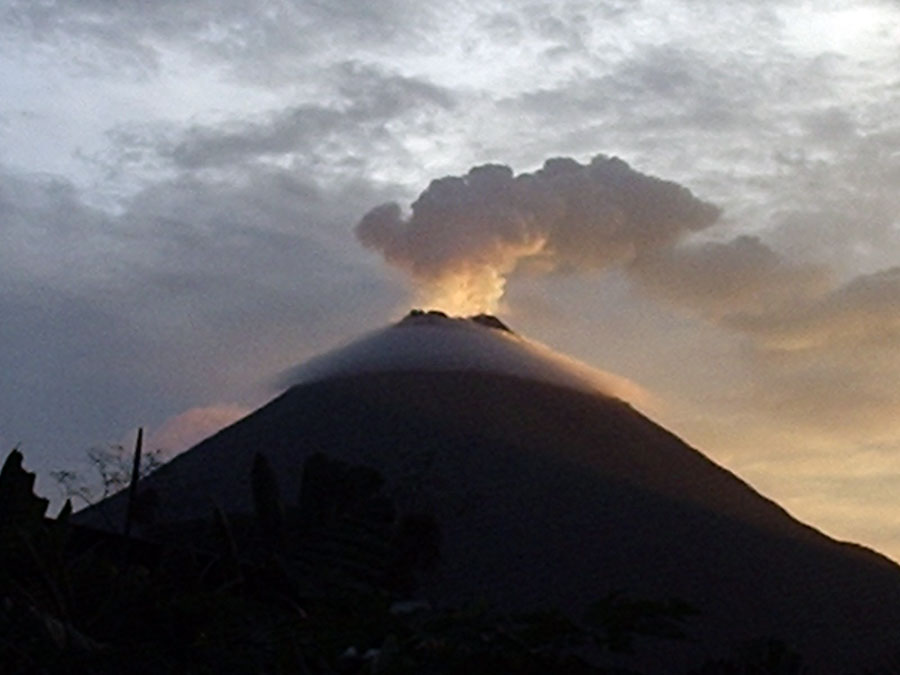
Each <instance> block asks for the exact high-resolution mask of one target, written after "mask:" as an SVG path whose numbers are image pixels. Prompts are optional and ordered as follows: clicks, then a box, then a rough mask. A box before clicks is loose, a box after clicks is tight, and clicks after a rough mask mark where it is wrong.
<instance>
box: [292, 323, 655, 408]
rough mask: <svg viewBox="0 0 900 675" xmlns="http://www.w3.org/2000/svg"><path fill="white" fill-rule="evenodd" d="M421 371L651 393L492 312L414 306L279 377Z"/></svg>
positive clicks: (302, 379)
mask: <svg viewBox="0 0 900 675" xmlns="http://www.w3.org/2000/svg"><path fill="white" fill-rule="evenodd" d="M420 371H426V372H478V373H494V374H499V375H513V376H515V377H519V378H522V379H525V380H532V381H535V382H546V383H549V384H555V385H558V386H562V387H567V388H570V389H575V390H578V391H585V392H593V393H598V392H599V393H601V394H604V395H607V396H613V397H616V398H621V399H623V400H625V401H628V402H629V403H632V404H634V405H638V406H641V405H646V404H648V403H649V401H650V395H649V394H648V393H647V392H646V391H645V390H644V389H643V388H642V387H640V385H638V384H636V383H634V382H631V381H630V380H628V379H626V378H624V377H621V376H618V375H614V374H612V373H607V372H604V371H601V370H599V369H597V368H593V367H591V366H589V365H587V364H585V363H582V362H580V361H577V360H576V359H573V358H571V357H568V356H565V355H563V354H560V353H558V352H556V351H554V350H552V349H550V348H549V347H547V346H545V345H542V344H540V343H539V342H535V341H533V340H529V339H527V338H524V337H522V336H519V335H517V334H515V333H514V332H512V331H511V330H509V328H507V327H506V326H505V325H504V324H503V323H501V322H500V321H499V320H498V319H496V318H495V317H493V316H489V315H480V316H476V317H471V318H459V317H448V316H446V315H445V314H443V313H441V312H427V313H426V312H422V311H419V310H413V311H412V312H410V314H408V315H407V316H406V317H405V318H404V319H403V320H401V321H399V322H397V323H395V324H392V325H390V326H387V327H386V328H382V329H380V330H376V331H373V332H371V333H369V334H367V335H364V336H362V337H361V338H359V339H356V340H354V341H353V342H351V343H349V344H347V345H345V346H344V347H342V348H339V349H336V350H333V351H330V352H328V353H326V354H323V355H321V356H319V357H318V358H314V359H312V360H310V361H308V362H306V363H304V364H302V365H300V366H298V367H296V368H293V369H291V370H290V371H289V372H288V373H287V374H286V375H285V376H284V377H283V378H282V381H281V382H280V384H281V385H282V386H284V387H291V386H294V385H297V384H308V383H311V382H318V381H321V380H327V379H331V378H335V377H348V376H355V375H360V374H366V373H386V372H420Z"/></svg>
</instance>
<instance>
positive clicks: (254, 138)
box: [160, 63, 455, 169]
mask: <svg viewBox="0 0 900 675" xmlns="http://www.w3.org/2000/svg"><path fill="white" fill-rule="evenodd" d="M332 72H333V73H334V77H335V92H334V95H335V96H336V100H335V101H334V102H331V103H328V104H304V105H298V106H292V107H290V108H287V109H283V110H279V111H276V112H274V113H273V114H271V115H269V116H268V117H267V118H264V119H262V120H260V121H258V122H247V121H240V122H234V123H230V124H226V125H224V126H221V127H209V126H206V127H203V126H195V127H193V128H191V129H189V130H188V131H187V132H185V133H184V135H183V136H182V137H181V138H180V139H179V140H177V141H176V142H174V143H172V142H169V143H164V144H163V145H162V147H161V150H160V152H161V154H162V155H163V156H164V157H169V158H170V159H172V160H173V161H174V162H175V164H176V165H178V166H179V167H182V168H189V169H194V168H199V167H204V166H222V165H226V164H234V163H239V162H243V161H247V160H254V159H258V158H270V159H271V158H275V157H284V156H291V155H293V154H300V155H303V156H306V157H309V156H315V155H329V154H332V155H333V154H337V155H339V156H340V155H341V154H342V153H343V154H346V153H357V154H358V155H359V157H360V159H361V160H362V161H363V162H364V160H365V158H366V157H368V156H370V155H378V154H379V148H381V149H382V150H384V151H385V154H386V151H388V150H390V151H394V152H396V151H397V150H398V149H399V148H400V146H401V145H402V139H401V138H398V137H395V136H394V135H392V134H391V132H389V131H388V130H387V125H388V123H403V122H405V123H407V125H412V126H416V125H419V126H421V125H423V124H424V125H428V124H430V123H431V122H432V119H433V118H432V116H433V115H434V113H436V112H441V111H449V110H451V109H452V108H453V107H454V105H455V100H454V97H453V95H452V94H451V93H450V92H449V91H447V90H445V89H443V88H441V87H437V86H435V85H433V84H430V83H429V82H427V81H425V80H421V79H418V78H413V77H404V76H401V75H397V74H392V73H386V72H383V71H381V70H379V69H377V68H374V67H371V66H363V65H361V64H358V63H344V64H341V65H340V66H337V67H336V68H334V69H333V71H332ZM405 131H406V132H407V133H410V132H411V131H412V129H410V128H409V126H407V127H406V129H405ZM385 146H388V147H387V148H386V147H385Z"/></svg>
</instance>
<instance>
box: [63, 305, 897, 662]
mask: <svg viewBox="0 0 900 675" xmlns="http://www.w3.org/2000/svg"><path fill="white" fill-rule="evenodd" d="M286 381H287V382H288V383H289V384H290V386H289V388H288V389H287V390H286V391H285V392H284V393H283V394H282V395H280V396H279V397H278V398H276V399H275V400H273V401H272V402H270V403H269V404H267V405H265V406H264V407H262V408H260V409H259V410H257V411H256V412H254V413H252V414H251V415H249V416H248V417H246V418H244V419H243V420H240V421H239V422H237V423H235V424H234V425H232V426H230V427H228V428H226V429H224V430H222V431H220V432H219V433H217V434H215V435H214V436H212V437H210V438H208V439H206V440H205V441H203V442H201V443H200V444H198V445H197V446H195V447H194V448H192V449H190V450H189V451H187V452H185V453H183V454H181V455H180V456H178V457H176V458H175V459H174V460H172V461H171V462H170V463H169V464H167V465H166V466H164V467H163V468H161V469H160V470H159V471H157V472H156V473H154V474H153V475H151V476H150V477H148V478H147V479H146V480H145V481H144V485H145V486H146V487H153V488H154V490H155V491H156V492H157V494H158V496H159V507H160V511H159V518H160V519H163V520H166V521H170V522H171V521H178V520H190V519H197V518H204V517H208V515H209V513H210V511H211V508H212V505H213V504H218V505H221V506H222V507H223V508H225V510H228V511H233V512H249V511H250V510H251V509H252V503H251V487H250V470H249V469H250V467H251V465H252V463H253V458H254V455H255V454H256V453H257V452H261V453H264V454H265V456H266V457H267V458H268V460H269V462H270V463H271V465H272V468H273V469H274V471H275V473H276V475H277V476H278V479H279V481H280V487H281V490H282V494H283V495H286V496H289V495H296V494H297V492H298V490H299V487H300V483H301V474H302V467H303V464H304V461H305V460H306V459H307V458H308V457H310V456H312V455H313V454H314V453H324V454H325V455H327V456H329V457H333V458H336V459H340V460H342V461H345V462H350V463H354V464H361V465H366V466H369V467H372V468H374V469H376V470H377V471H379V472H380V473H381V474H382V475H383V476H384V477H385V478H386V480H387V485H388V486H389V489H390V490H391V492H392V495H393V496H394V498H395V499H396V500H397V501H398V503H402V504H405V505H407V506H409V507H410V508H413V509H416V510H419V511H427V512H428V513H431V514H433V515H434V517H435V519H436V521H437V523H438V524H439V526H440V529H441V533H442V545H441V553H440V562H439V563H438V564H437V566H436V567H435V568H434V569H433V570H432V571H431V572H429V573H428V574H426V575H425V576H424V577H423V578H422V580H421V586H420V590H419V592H420V593H421V594H422V596H424V597H425V598H426V599H428V600H429V601H431V602H432V603H435V604H443V605H460V604H462V603H464V602H469V601H477V600H484V601H486V602H488V603H490V604H491V605H492V606H495V607H499V608H504V609H510V610H517V609H527V608H534V607H547V606H553V607H559V608H561V609H563V610H564V611H567V612H572V613H577V612H579V611H581V610H583V609H584V607H585V606H586V603H587V602H589V601H591V600H593V599H596V598H598V597H602V596H604V595H607V594H609V593H612V592H622V593H627V594H629V595H633V596H635V597H641V598H649V599H669V598H677V599H679V600H682V601H684V602H686V603H688V604H689V605H691V606H693V607H695V608H696V609H697V610H699V615H698V617H697V618H696V621H694V623H693V624H692V629H691V631H690V632H691V635H692V636H693V640H692V641H688V642H685V643H673V644H672V645H671V646H666V647H664V651H661V652H659V653H658V654H657V655H656V657H655V658H657V659H658V660H657V661H656V665H655V666H654V665H653V664H652V663H651V665H650V666H648V667H649V668H650V669H651V671H652V672H668V668H667V667H664V666H662V665H661V664H668V665H669V666H671V665H672V664H675V663H690V662H691V659H696V658H698V657H699V655H709V654H710V653H716V652H717V651H723V650H727V649H728V648H730V647H732V646H733V645H736V644H740V643H742V642H746V641H748V640H752V639H755V638H760V637H777V638H779V639H782V640H784V641H786V642H787V643H789V644H790V645H792V646H793V648H794V649H796V650H797V651H798V652H800V653H801V654H802V655H803V657H804V659H805V661H806V663H807V664H809V665H810V666H811V667H812V668H813V671H812V672H816V673H851V672H861V671H862V670H863V669H864V668H867V667H871V668H878V667H884V664H886V663H889V662H890V659H891V657H892V654H894V653H895V650H900V628H898V627H900V567H898V566H897V565H895V564H894V563H893V562H891V561H889V560H888V559H887V558H885V557H883V556H881V555H879V554H877V553H875V552H873V551H870V550H868V549H865V548H863V547H860V546H857V545H853V544H847V543H841V542H837V541H835V540H833V539H831V538H829V537H827V536H825V535H824V534H822V533H820V532H818V531H817V530H815V529H813V528H811V527H809V526H807V525H805V524H803V523H801V522H799V521H797V520H795V519H794V518H793V517H791V516H790V515H789V514H788V513H787V512H786V511H785V510H784V509H782V508H781V507H779V506H778V505H777V504H776V503H774V502H772V501H771V500H769V499H767V498H765V497H763V496H762V495H760V494H759V493H758V492H756V491H755V490H753V489H752V488H751V487H750V486H749V485H747V484H746V483H745V482H743V481H742V480H740V479H739V478H738V477H736V476H735V475H733V474H732V473H730V472H728V471H727V470H725V469H724V468H722V467H720V466H718V465H717V464H715V463H714V462H712V461H711V460H709V459H708V458H706V457H705V456H704V455H703V454H701V453H700V452H698V451H697V450H695V449H693V448H691V447H689V446H688V445H687V444H685V443H684V442H683V441H681V440H680V439H679V438H677V437H676V436H674V435H673V434H671V433H669V432H668V431H666V430H665V429H663V428H662V427H660V426H659V425H657V424H655V423H654V422H652V421H651V420H649V419H648V418H646V417H645V416H644V415H642V414H641V413H640V412H638V411H637V410H636V409H635V408H634V407H632V405H630V404H629V403H627V402H626V401H624V400H622V398H621V397H622V396H627V395H628V394H629V392H631V393H635V394H637V395H639V393H640V392H639V390H638V389H637V388H635V387H634V386H633V385H628V384H627V383H625V382H623V381H622V380H620V379H617V378H615V377H612V376H609V375H606V374H603V373H598V372H596V371H593V370H592V369H590V368H588V367H586V366H580V365H578V364H577V363H575V362H574V361H572V360H571V359H567V358H565V357H560V356H559V355H555V354H554V353H553V352H552V351H551V350H549V349H548V348H545V347H541V346H539V345H536V344H534V343H532V342H530V341H528V340H526V339H524V338H521V337H519V336H517V335H515V334H514V333H513V332H512V331H510V330H509V329H508V328H507V327H506V326H505V325H504V324H503V323H502V322H500V321H499V320H498V319H496V318H494V317H489V316H480V317H475V318H471V319H457V318H450V317H447V316H444V315H442V314H440V313H426V312H413V313H411V314H410V315H409V316H408V317H406V318H405V319H403V320H402V321H400V322H398V323H396V324H393V325H391V326H389V327H387V328H385V329H382V330H380V331H376V332H374V333H371V334H369V335H367V336H364V337H363V338H361V339H359V340H357V341H355V342H352V343H350V344H348V345H347V346H345V347H343V348H341V349H338V350H336V351H334V352H331V353H329V354H326V355H324V356H322V357H320V358H318V359H313V360H312V361H310V362H309V363H307V364H304V365H303V366H301V367H299V368H297V369H295V370H293V371H291V372H290V373H288V374H287V375H286ZM124 506H125V497H124V495H119V496H116V497H113V498H111V499H109V500H107V501H106V502H103V503H101V504H100V505H98V506H97V507H94V508H92V509H89V510H87V511H85V512H82V514H81V520H82V522H90V521H93V522H95V523H98V524H99V523H102V522H104V521H105V520H106V519H107V518H110V517H112V518H114V519H115V520H114V521H113V522H121V517H122V514H123V512H124ZM665 650H669V651H665ZM885 672H886V671H885Z"/></svg>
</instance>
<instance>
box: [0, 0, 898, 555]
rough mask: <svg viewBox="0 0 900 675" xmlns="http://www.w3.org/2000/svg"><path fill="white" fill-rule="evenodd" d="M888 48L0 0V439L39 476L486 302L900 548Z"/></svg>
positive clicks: (558, 16)
mask: <svg viewBox="0 0 900 675" xmlns="http://www.w3.org/2000/svg"><path fill="white" fill-rule="evenodd" d="M898 44H900V6H898V5H896V3H893V2H877V1H874V0H869V1H859V0H857V1H854V2H849V1H847V2H845V1H842V0H821V1H819V2H815V3H812V2H799V1H793V0H754V1H753V2H750V1H747V2H741V1H740V0H729V1H727V2H721V1H720V2H707V1H705V0H703V1H700V2H693V3H677V2H672V1H670V0H669V1H667V0H645V1H634V2H626V1H624V0H621V1H617V2H594V1H591V2H587V1H585V2H580V1H572V2H567V1H565V0H562V1H558V2H547V3H543V2H510V1H509V0H507V1H505V2H493V1H491V0H481V2H477V3H472V2H466V1H463V0H448V1H445V2H441V3H422V2H411V1H406V0H366V1H363V0H347V1H346V2H321V1H315V2H314V1H306V2H302V1H297V2H290V1H288V0H281V1H273V2H265V1H261V2H256V3H252V5H251V4H250V3H242V2H236V1H234V0H224V2H215V3H213V2H209V1H208V0H180V1H179V2H177V3H176V2H170V1H165V0H163V1H160V2H153V3H146V2H137V1H136V0H117V1H113V0H106V1H101V0H84V1H82V2H78V3H57V2H52V1H49V0H39V1H35V0H28V1H24V0H23V1H19V0H0V448H6V449H11V448H12V447H15V446H17V445H18V446H19V447H20V448H21V450H22V451H23V452H24V454H25V457H26V465H27V466H28V467H29V468H30V469H32V470H35V471H37V472H38V474H39V480H38V488H39V490H41V491H43V493H44V494H46V495H47V496H51V497H54V496H56V495H57V493H56V492H55V490H56V486H55V484H54V482H53V480H52V479H51V478H50V472H51V471H53V470H59V469H71V468H73V467H75V468H78V467H82V468H83V462H84V457H85V455H86V452H87V450H88V449H90V448H92V447H96V446H102V445H105V444H110V443H112V444H116V443H129V442H130V440H129V439H131V438H133V433H134V430H135V429H136V428H137V427H138V426H144V427H146V428H147V430H148V435H149V442H150V443H151V444H152V445H153V446H154V447H159V448H161V449H163V450H165V451H166V452H167V453H169V454H172V453H174V452H177V451H178V450H181V449H183V448H184V447H187V445H189V444H190V443H191V442H193V441H196V440H199V439H200V438H202V437H203V436H204V435H205V434H206V433H209V432H211V431H213V430H215V429H217V428H219V427H221V426H222V425H224V424H227V423H229V422H231V421H233V420H235V419H237V418H239V417H240V416H242V415H243V414H246V412H248V411H250V410H252V409H254V408H255V407H258V406H259V405H261V404H263V403H264V402H265V401H267V400H268V399H270V398H271V397H273V396H274V395H276V394H277V392H278V390H277V386H278V382H279V381H280V378H281V374H283V373H284V372H286V371H287V370H288V369H290V368H292V367H294V366H296V365H297V364H299V363H302V362H304V361H305V360H307V359H309V358H310V357H312V356H314V355H316V354H320V353H322V352H323V351H326V350H329V349H331V348H334V347H335V346H339V345H342V344H344V343H346V342H347V341H348V340H350V339H351V338H353V337H354V336H356V335H359V334H362V333H365V332H367V331H371V330H375V329H378V328H380V327H381V326H383V325H385V324H386V323H388V322H390V321H394V320H396V319H398V318H400V317H401V316H403V315H404V314H405V313H406V312H407V311H408V310H409V308H410V307H412V306H418V305H426V304H435V303H436V304H439V305H441V306H445V307H446V308H449V309H452V310H464V309H468V308H477V309H488V310H491V311H496V312H497V313H498V315H499V316H501V317H502V318H503V320H504V321H505V322H506V323H508V324H509V325H510V326H511V327H512V328H513V329H514V330H516V331H517V332H519V333H522V334H524V335H527V336H529V337H530V338H533V339H535V340H538V341H540V342H542V343H544V344H546V345H548V346H550V347H552V348H553V349H555V350H558V351H561V352H563V353H565V354H568V355H571V356H573V357H575V358H578V359H581V360H583V361H585V362H587V363H588V364H590V365H592V366H595V367H597V368H600V369H602V370H604V371H607V372H610V373H614V374H615V375H616V376H618V377H621V378H625V379H627V380H628V381H630V382H632V383H634V384H635V385H636V386H637V387H639V388H640V390H641V391H644V392H648V394H649V398H648V400H647V401H645V402H644V403H643V404H642V406H641V409H642V410H644V411H645V412H646V413H647V414H649V415H650V416H651V417H653V418H654V419H655V420H657V421H658V422H660V423H662V424H663V425H664V426H666V427H667V428H669V429H671V430H673V431H674V432H676V433H677V434H679V435H680V436H681V437H683V438H684V439H685V440H687V441H688V442H689V443H691V444H692V445H694V446H695V447H698V448H700V449H702V451H703V452H704V453H705V454H707V455H708V456H710V457H711V458H713V459H714V460H715V461H717V462H719V463H720V464H722V465H724V466H725V467H727V468H729V469H730V470H732V471H734V472H736V473H737V474H738V475H740V476H741V477H742V478H743V479H745V480H746V481H748V482H749V483H750V484H751V485H753V486H754V487H755V488H757V489H758V490H760V491H761V492H763V493H764V494H765V495H767V496H769V497H770V498H772V499H774V500H776V501H777V502H779V503H780V504H781V505H782V506H784V507H785V508H787V509H788V511H790V512H791V513H792V514H793V515H795V516H796V517H798V518H800V519H802V520H804V521H806V522H808V523H810V524H812V525H814V526H815V527H817V528H819V529H821V530H823V531H825V532H826V533H828V534H830V535H832V536H835V537H838V538H840V539H846V540H851V541H857V542H861V543H863V544H865V545H867V546H871V547H874V548H876V549H878V550H880V551H882V552H884V553H886V554H888V555H890V556H892V557H894V558H895V559H898V560H900V414H898V413H900V387H898V386H897V382H898V381H900V190H898V189H897V188H898V184H900V117H898V116H897V113H896V111H897V110H898V109H900V75H898V73H900V50H898V48H897V45H898ZM614 158H617V159H614ZM433 181H436V182H433ZM459 288H463V289H464V290H465V292H464V293H462V295H459V294H458V293H456V291H455V290H454V289H459Z"/></svg>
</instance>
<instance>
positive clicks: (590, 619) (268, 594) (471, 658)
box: [0, 450, 806, 675]
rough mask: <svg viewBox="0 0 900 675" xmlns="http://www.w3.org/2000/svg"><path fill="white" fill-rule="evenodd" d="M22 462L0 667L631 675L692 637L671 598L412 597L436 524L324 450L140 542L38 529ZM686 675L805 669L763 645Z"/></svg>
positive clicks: (3, 525)
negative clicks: (560, 602) (566, 605)
mask: <svg viewBox="0 0 900 675" xmlns="http://www.w3.org/2000/svg"><path fill="white" fill-rule="evenodd" d="M22 461H23V457H22V455H21V453H19V452H18V451H17V450H14V451H13V452H12V453H11V454H10V455H9V456H8V458H7V459H6V463H5V464H4V466H3V469H2V472H0V542H2V545H0V672H3V673H36V674H37V673H48V674H50V673H54V674H55V673H96V674H105V673H122V672H128V673H136V674H139V673H147V674H151V673H323V674H325V673H347V674H351V673H397V674H401V673H410V674H413V673H416V674H419V673H421V674H430V673H434V674H438V673H440V674H444V673H446V674H451V673H465V674H466V675H477V674H479V673H535V674H538V673H541V674H543V673H559V674H562V675H565V674H567V673H571V674H576V673H631V672H640V671H638V670H635V669H634V666H631V669H629V661H630V658H631V657H630V656H629V655H634V654H638V655H639V654H640V653H642V651H644V650H652V649H653V646H654V644H657V643H658V641H662V640H690V625H691V620H692V617H693V615H694V612H693V611H692V610H691V608H690V607H687V606H685V605H684V604H682V603H679V602H677V601H647V600H637V599H633V598H629V597H627V596H622V595H611V596H608V597H605V598H600V599H598V600H597V601H596V602H594V603H593V604H592V605H591V606H590V608H589V609H588V611H587V612H586V613H585V615H584V616H583V617H579V618H578V619H577V620H575V619H572V618H569V617H566V616H564V615H563V614H562V613H560V612H558V611H555V610H553V609H541V610H538V611H533V612H530V613H525V614H519V615H506V614H500V613H497V612H494V611H492V610H491V608H489V607H486V606H479V605H469V606H465V607H459V608H452V609H448V608H433V607H430V606H429V605H428V604H426V603H423V602H421V601H417V600H416V599H415V598H416V585H417V577H418V576H419V575H421V574H427V573H428V571H429V570H430V569H432V568H433V567H434V566H435V565H438V564H439V561H440V547H441V532H440V526H439V524H438V523H437V522H435V520H434V519H433V518H432V517H430V516H429V515H428V514H422V513H399V512H398V511H397V509H396V508H395V505H394V504H393V503H392V502H391V500H390V499H388V498H387V497H386V496H385V495H384V493H383V490H382V487H383V485H382V483H383V481H382V478H381V476H380V475H379V474H378V473H376V472H375V471H373V470H372V469H369V468H366V467H360V466H351V465H348V464H346V463H343V462H340V461H336V460H331V459H328V458H326V457H325V456H323V455H314V456H312V457H311V458H310V459H309V460H308V461H307V463H306V465H305V466H304V475H303V481H302V487H301V490H300V494H299V495H296V496H295V498H294V499H292V500H286V501H283V500H282V498H281V495H279V492H278V487H277V481H276V480H275V476H274V475H273V473H272V470H271V469H270V467H269V465H268V463H267V461H266V460H265V458H264V457H263V456H262V455H257V456H256V459H255V462H254V465H253V466H252V467H248V470H249V471H250V472H251V479H252V480H251V484H252V490H253V498H254V505H255V513H254V514H252V515H238V514H227V513H225V512H223V511H222V510H221V509H213V510H212V512H211V514H210V517H209V518H208V519H207V520H205V521H197V522H188V523H179V524H157V525H155V526H152V527H147V528H144V531H145V532H147V533H149V536H147V535H142V537H140V538H136V537H125V536H123V535H118V534H112V533H109V532H102V531H99V530H94V529H90V528H85V527H81V526H78V525H75V524H73V523H71V522H70V516H71V505H70V504H69V503H68V502H67V504H66V506H65V507H64V508H63V509H62V511H61V512H60V514H59V515H58V516H57V517H56V518H55V519H54V518H48V517H46V515H45V514H46V510H47V507H48V502H47V500H45V499H42V498H40V497H37V496H35V495H34V493H33V484H34V476H33V475H32V474H29V473H28V472H26V471H25V470H24V469H23V468H22ZM142 498H143V500H144V502H143V503H145V504H150V505H152V501H153V500H152V495H146V494H145V495H142ZM286 502H287V503H286ZM692 672H693V673H699V674H705V675H712V674H716V673H721V674H725V673H733V674H749V673H767V674H771V675H778V674H788V673H802V672H806V671H805V670H804V668H803V666H802V663H801V660H800V658H799V657H798V656H797V655H796V654H795V653H793V652H792V651H791V650H790V649H789V648H788V647H786V646H785V645H783V644H782V643H780V642H778V641H775V640H762V641H759V642H756V643H752V644H748V645H744V646H741V647H740V648H738V649H737V650H736V651H735V653H734V654H733V655H732V656H730V657H727V658H722V659H717V660H710V661H709V662H708V663H706V664H705V665H703V666H701V667H700V668H699V669H697V670H694V671H692Z"/></svg>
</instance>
